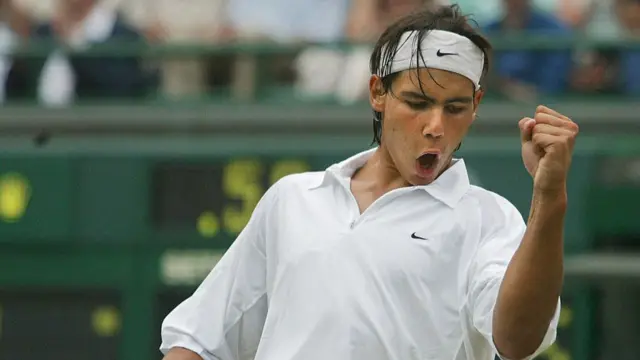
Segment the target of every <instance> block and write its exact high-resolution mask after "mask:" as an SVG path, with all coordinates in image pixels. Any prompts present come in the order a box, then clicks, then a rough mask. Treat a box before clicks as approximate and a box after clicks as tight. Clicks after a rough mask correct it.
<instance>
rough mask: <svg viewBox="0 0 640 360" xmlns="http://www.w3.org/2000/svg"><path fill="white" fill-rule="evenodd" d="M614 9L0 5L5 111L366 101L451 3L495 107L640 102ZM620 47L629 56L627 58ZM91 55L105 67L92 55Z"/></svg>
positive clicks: (548, 2)
mask: <svg viewBox="0 0 640 360" xmlns="http://www.w3.org/2000/svg"><path fill="white" fill-rule="evenodd" d="M608 1H609V3H605V2H602V1H597V0H487V1H486V2H485V1H483V2H481V4H480V2H477V1H470V0H459V1H455V0H323V1H321V2H318V1H316V0H303V1H300V0H270V1H261V0H233V1H230V0H5V1H4V4H5V5H3V8H2V13H3V14H4V16H3V19H4V20H3V21H2V22H0V54H2V56H1V57H0V75H2V76H4V80H5V81H4V86H3V87H0V99H6V100H7V101H8V102H11V101H14V100H21V101H22V100H24V101H40V102H41V103H45V104H46V103H48V104H57V105H66V104H72V103H74V102H75V101H82V100H83V99H89V98H90V99H103V100H105V99H113V98H126V99H133V100H136V99H137V101H142V100H143V99H145V98H147V97H149V96H151V97H153V96H154V95H158V96H159V97H160V99H164V100H170V101H182V100H187V99H201V100H204V101H215V99H217V98H219V99H229V98H236V99H240V100H244V101H337V102H338V103H342V104H350V103H354V102H359V101H364V100H366V97H367V78H368V77H369V75H370V74H369V64H368V60H369V54H370V51H371V49H372V42H373V41H375V39H376V38H377V36H379V34H380V33H381V31H382V30H383V29H384V28H385V27H386V26H387V25H388V24H390V23H391V22H392V21H394V20H395V19H397V18H398V17H400V16H403V15H404V14H407V13H409V12H411V11H413V10H415V9H418V8H420V7H423V6H438V5H440V4H450V3H452V2H456V3H459V4H460V5H461V6H462V8H463V11H465V12H466V13H470V14H471V15H473V18H474V19H476V20H477V21H478V23H479V25H480V26H482V27H483V28H484V29H485V32H486V33H487V34H488V35H489V37H490V38H492V39H493V40H494V44H495V47H496V48H497V51H496V57H495V59H494V64H493V65H494V66H493V69H494V71H493V72H492V74H491V76H490V77H489V81H488V83H487V85H488V87H487V88H488V89H489V92H490V95H494V96H503V97H504V96H507V97H509V98H515V99H520V100H526V101H534V100H535V99H537V98H541V97H548V96H555V97H557V96H569V95H570V94H577V95H581V94H582V95H590V94H592V95H601V94H605V93H606V94H613V95H628V96H636V95H637V94H638V93H640V81H638V80H640V79H638V78H640V70H637V69H639V68H640V67H638V65H640V55H639V54H640V53H639V52H638V51H637V50H635V49H640V47H638V46H635V45H633V41H634V38H635V37H637V36H638V35H637V33H638V30H637V28H638V27H640V5H638V4H640V3H638V2H637V1H636V0H608ZM66 2H70V3H76V4H82V3H84V2H87V3H88V2H96V4H97V5H96V9H102V10H100V11H98V12H99V13H103V14H104V16H103V18H113V19H116V20H115V23H116V25H115V26H114V27H113V29H116V30H114V31H112V32H109V31H106V30H105V29H103V34H102V35H103V36H97V35H96V34H94V35H90V36H89V37H90V38H91V37H92V40H87V39H85V41H84V42H83V41H80V42H79V43H78V41H77V40H73V41H72V40H71V39H70V38H67V37H65V36H64V35H63V34H61V33H60V30H59V28H60V26H59V25H57V24H59V23H60V9H61V7H60V6H61V4H63V3H66ZM109 14H110V15H109ZM85 15H86V16H85V17H84V18H83V19H82V20H78V21H76V23H77V24H76V25H75V26H76V27H78V28H83V29H84V30H82V31H83V32H87V31H88V30H87V26H86V23H88V22H90V19H94V18H96V16H90V15H89V14H85ZM97 18H100V16H97ZM525 18H526V19H527V20H526V21H525ZM103 20H104V19H103ZM92 21H95V20H92ZM97 21H98V22H100V21H99V20H97ZM107 22H109V21H107ZM80 24H82V25H80ZM29 28H31V29H32V31H28V30H27V31H25V29H29ZM106 28H109V26H106ZM107 30H108V29H107ZM78 31H80V30H78ZM78 31H77V32H78ZM106 33H109V34H108V36H106V35H105V34H106ZM85 35H86V34H85ZM549 35H551V36H549ZM78 36H79V35H75V37H78ZM80 37H82V36H80ZM85 37H86V36H85ZM572 39H573V40H572ZM43 41H44V42H45V43H47V42H48V43H52V44H54V46H53V48H52V49H47V48H46V46H44V45H42V42H43ZM625 41H631V43H627V44H629V45H621V42H622V43H624V42H625ZM110 44H112V45H113V47H111V46H107V45H110ZM561 44H564V45H561ZM54 50H55V51H54ZM96 51H98V52H101V54H102V55H101V56H98V55H95V54H94V55H91V54H92V53H93V52H96ZM105 54H108V55H109V56H104V55H105ZM65 57H66V58H67V60H66V62H65V60H64V59H65ZM51 64H53V65H51ZM53 68H55V69H57V70H56V71H52V70H50V69H53ZM64 69H66V70H64ZM156 70H157V71H158V72H159V80H158V84H155V78H154V76H155V71H156ZM51 73H53V74H56V75H50V74H51ZM63 73H67V75H65V76H62V75H61V74H63ZM36 74H37V75H36ZM47 74H49V75H47ZM68 74H72V75H68ZM45 79H49V80H46V81H45ZM51 79H55V80H51ZM65 79H66V80H65ZM636 79H637V80H636ZM45 83H48V84H54V83H55V84H57V85H56V86H57V87H53V86H52V87H51V88H50V89H49V90H47V91H48V92H49V93H50V94H55V95H49V96H45V95H44V93H46V92H47V91H45V90H44V89H45V88H46V86H44V85H43V84H45ZM65 83H66V84H67V85H64V84H65ZM150 87H153V89H150ZM4 89H9V91H8V92H7V91H3V90H4ZM65 89H66V90H65ZM64 94H67V95H64ZM54 98H55V100H52V99H54ZM489 98H491V96H490V97H489ZM46 99H49V100H46Z"/></svg>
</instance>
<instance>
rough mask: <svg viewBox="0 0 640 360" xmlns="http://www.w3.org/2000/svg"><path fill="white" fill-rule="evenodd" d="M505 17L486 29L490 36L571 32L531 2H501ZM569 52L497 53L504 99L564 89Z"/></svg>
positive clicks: (551, 92) (495, 70)
mask: <svg viewBox="0 0 640 360" xmlns="http://www.w3.org/2000/svg"><path fill="white" fill-rule="evenodd" d="M503 3H504V6H505V16H504V17H503V18H502V19H500V20H498V21H495V22H493V23H490V24H489V25H488V26H487V31H488V32H489V35H492V34H496V35H509V34H518V35H520V34H522V35H549V36H565V35H569V34H570V29H569V28H568V27H567V26H566V25H565V24H563V23H561V22H560V20H558V19H557V18H556V17H555V16H553V15H552V14H548V13H545V12H543V11H540V10H538V9H536V8H534V7H533V5H532V4H531V1H530V0H503ZM571 61H572V58H571V51H570V50H517V51H496V53H495V61H494V72H495V73H496V75H497V81H496V83H497V84H496V85H497V88H498V89H499V90H500V91H501V92H502V93H503V94H504V95H506V96H509V97H512V98H517V99H521V100H533V99H535V98H536V97H537V96H538V95H540V94H557V93H560V92H563V91H565V90H566V89H567V85H568V78H569V71H570V69H571Z"/></svg>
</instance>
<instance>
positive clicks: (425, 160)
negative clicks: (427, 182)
mask: <svg viewBox="0 0 640 360" xmlns="http://www.w3.org/2000/svg"><path fill="white" fill-rule="evenodd" d="M438 158H439V156H438V154H422V155H421V156H420V157H419V158H418V164H420V167H421V168H422V169H424V170H431V169H433V168H434V167H435V166H436V164H437V163H438Z"/></svg>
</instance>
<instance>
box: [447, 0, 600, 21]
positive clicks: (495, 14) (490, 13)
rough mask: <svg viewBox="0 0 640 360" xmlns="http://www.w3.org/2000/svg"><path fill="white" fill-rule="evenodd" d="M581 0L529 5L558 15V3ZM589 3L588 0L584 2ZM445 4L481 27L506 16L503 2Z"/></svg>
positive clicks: (542, 0) (537, 1)
mask: <svg viewBox="0 0 640 360" xmlns="http://www.w3.org/2000/svg"><path fill="white" fill-rule="evenodd" d="M567 1H569V2H571V1H583V0H531V4H532V5H533V6H534V7H535V8H536V9H538V10H541V11H544V12H547V13H558V12H559V11H560V10H561V8H560V6H561V4H560V2H567ZM585 1H589V0H585ZM446 4H458V5H459V6H460V8H461V9H462V11H463V12H464V13H465V14H466V15H470V16H471V17H472V18H473V20H474V21H476V22H477V23H478V24H479V25H480V26H481V27H485V26H487V25H488V24H489V23H491V22H494V21H496V20H497V19H502V18H503V17H504V16H505V15H506V9H505V6H504V1H503V0H481V1H480V0H447V1H446Z"/></svg>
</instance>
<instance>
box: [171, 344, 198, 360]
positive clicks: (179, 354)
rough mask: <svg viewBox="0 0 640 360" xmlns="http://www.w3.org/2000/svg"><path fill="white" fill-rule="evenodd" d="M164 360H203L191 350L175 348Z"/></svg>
mask: <svg viewBox="0 0 640 360" xmlns="http://www.w3.org/2000/svg"><path fill="white" fill-rule="evenodd" d="M162 360H203V359H202V358H201V357H200V356H198V354H196V353H194V352H193V351H191V350H187V349H183V348H179V347H175V348H173V349H171V350H169V352H168V353H167V355H165V356H164V357H163V358H162Z"/></svg>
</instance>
